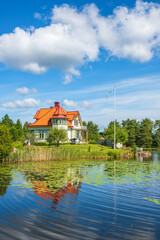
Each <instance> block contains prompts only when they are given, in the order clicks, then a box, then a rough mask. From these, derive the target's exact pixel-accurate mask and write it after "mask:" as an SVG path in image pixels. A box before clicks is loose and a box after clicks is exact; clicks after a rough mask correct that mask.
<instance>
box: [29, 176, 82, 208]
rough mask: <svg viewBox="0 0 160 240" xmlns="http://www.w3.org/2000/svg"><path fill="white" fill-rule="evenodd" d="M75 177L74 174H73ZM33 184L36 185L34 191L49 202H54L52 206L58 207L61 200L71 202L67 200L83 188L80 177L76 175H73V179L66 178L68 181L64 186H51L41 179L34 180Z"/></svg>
mask: <svg viewBox="0 0 160 240" xmlns="http://www.w3.org/2000/svg"><path fill="white" fill-rule="evenodd" d="M72 177H73V176H72ZM31 182H32V184H33V185H34V187H33V190H34V193H35V194H36V195H37V196H39V197H41V198H43V199H44V200H47V201H49V202H52V203H53V205H52V206H51V207H52V208H55V209H56V208H57V207H58V204H59V203H60V202H61V201H65V202H67V203H70V202H69V201H70V200H69V201H67V200H68V199H70V198H69V197H73V198H75V197H76V196H77V195H78V193H79V189H80V188H81V181H80V178H79V177H77V178H76V176H74V177H73V179H66V183H64V182H63V187H58V188H57V187H56V188H53V186H52V188H50V187H49V184H47V182H45V181H43V180H40V181H37V180H32V181H31ZM38 202H39V203H42V204H45V202H43V201H42V202H40V201H38Z"/></svg>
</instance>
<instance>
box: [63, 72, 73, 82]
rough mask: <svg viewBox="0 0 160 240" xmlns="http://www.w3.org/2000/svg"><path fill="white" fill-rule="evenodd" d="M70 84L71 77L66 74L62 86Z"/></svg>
mask: <svg viewBox="0 0 160 240" xmlns="http://www.w3.org/2000/svg"><path fill="white" fill-rule="evenodd" d="M70 82H72V75H71V74H66V75H65V80H64V82H63V84H68V83H70Z"/></svg>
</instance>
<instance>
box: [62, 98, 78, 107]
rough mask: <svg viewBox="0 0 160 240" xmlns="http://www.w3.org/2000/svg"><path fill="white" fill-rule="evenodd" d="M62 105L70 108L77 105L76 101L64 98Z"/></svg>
mask: <svg viewBox="0 0 160 240" xmlns="http://www.w3.org/2000/svg"><path fill="white" fill-rule="evenodd" d="M63 106H64V107H67V108H68V109H72V108H75V107H77V103H76V102H74V101H71V100H67V99H65V100H64V101H63Z"/></svg>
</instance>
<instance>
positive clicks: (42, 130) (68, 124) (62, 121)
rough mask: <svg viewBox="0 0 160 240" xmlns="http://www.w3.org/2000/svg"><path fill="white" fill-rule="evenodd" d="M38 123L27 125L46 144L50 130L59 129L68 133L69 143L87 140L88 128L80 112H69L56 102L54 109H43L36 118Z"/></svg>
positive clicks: (37, 113)
mask: <svg viewBox="0 0 160 240" xmlns="http://www.w3.org/2000/svg"><path fill="white" fill-rule="evenodd" d="M34 119H36V121H35V122H34V123H32V124H29V125H27V128H28V130H30V131H31V132H32V133H36V134H37V136H38V137H39V141H41V142H44V141H46V138H47V136H48V132H49V130H50V129H52V128H54V127H57V128H58V129H65V130H66V131H67V132H68V142H72V141H75V142H76V143H82V142H83V141H84V137H85V138H87V127H86V126H83V123H82V119H81V116H80V113H79V111H72V112H67V111H66V110H65V109H64V108H63V107H61V106H60V103H59V102H55V106H54V107H50V108H41V109H40V110H38V111H37V112H36V114H35V116H34Z"/></svg>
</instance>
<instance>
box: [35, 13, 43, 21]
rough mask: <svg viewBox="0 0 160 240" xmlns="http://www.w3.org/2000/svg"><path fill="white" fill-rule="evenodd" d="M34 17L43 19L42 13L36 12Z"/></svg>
mask: <svg viewBox="0 0 160 240" xmlns="http://www.w3.org/2000/svg"><path fill="white" fill-rule="evenodd" d="M34 18H35V19H38V20H41V18H42V16H41V14H40V13H38V12H35V13H34Z"/></svg>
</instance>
